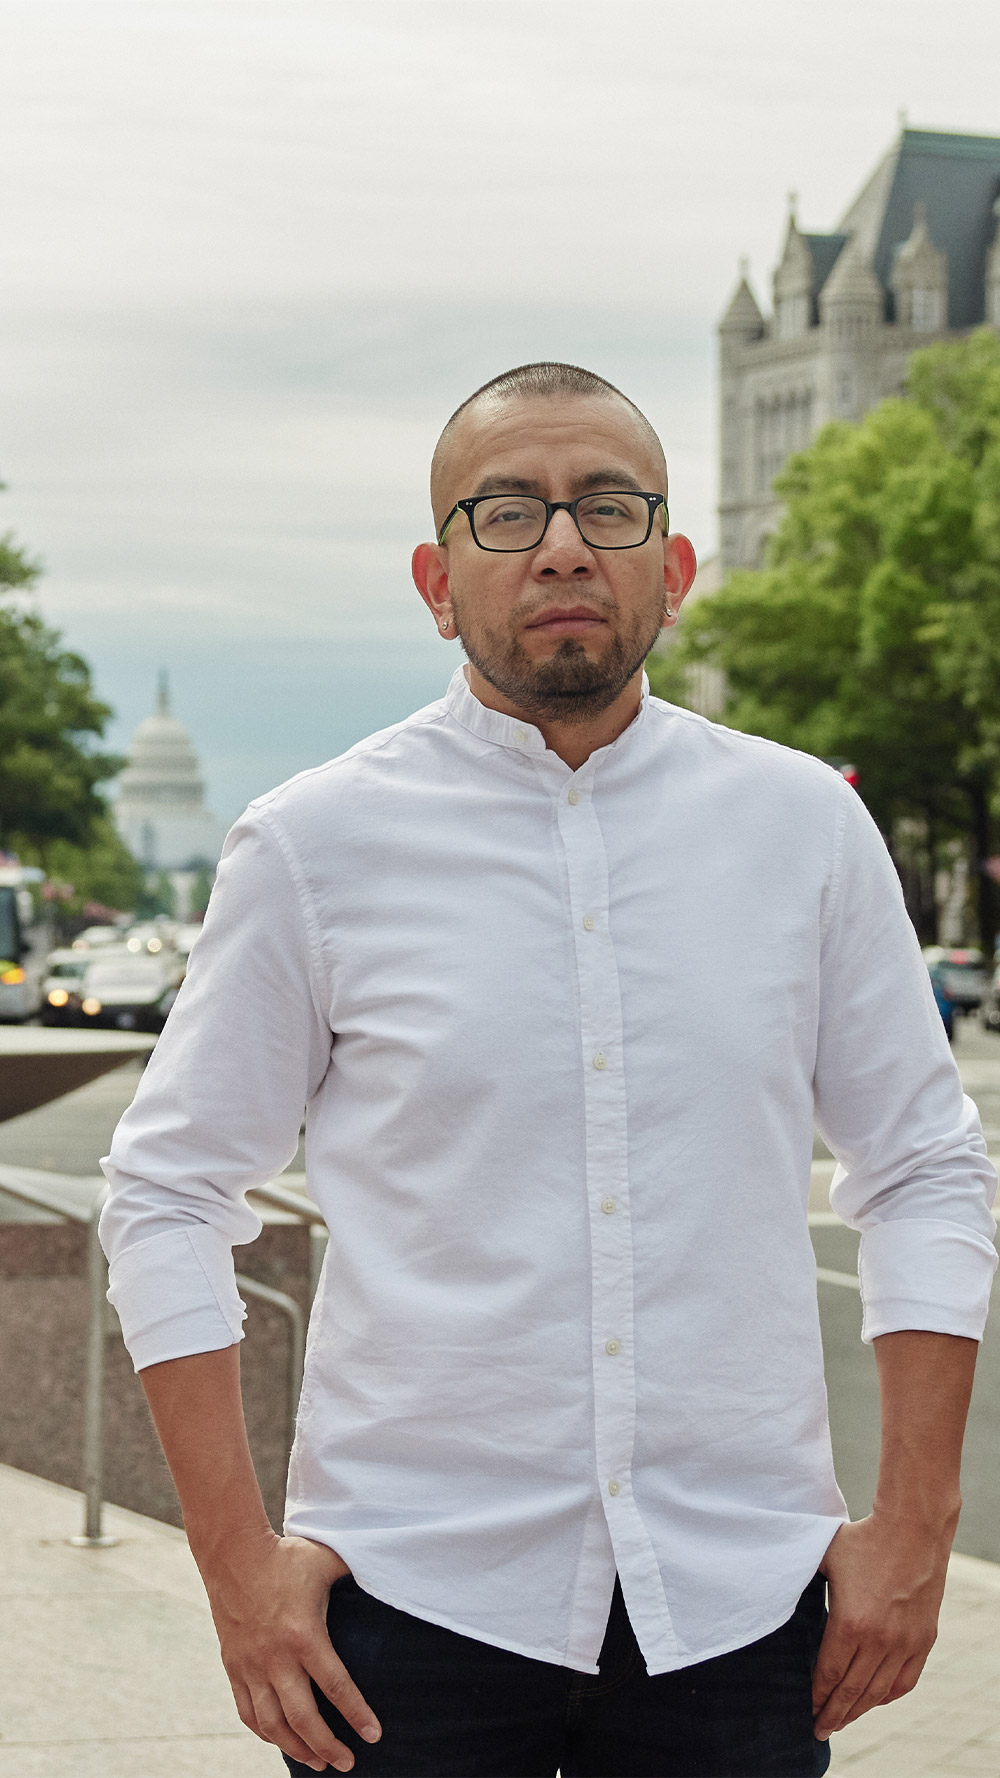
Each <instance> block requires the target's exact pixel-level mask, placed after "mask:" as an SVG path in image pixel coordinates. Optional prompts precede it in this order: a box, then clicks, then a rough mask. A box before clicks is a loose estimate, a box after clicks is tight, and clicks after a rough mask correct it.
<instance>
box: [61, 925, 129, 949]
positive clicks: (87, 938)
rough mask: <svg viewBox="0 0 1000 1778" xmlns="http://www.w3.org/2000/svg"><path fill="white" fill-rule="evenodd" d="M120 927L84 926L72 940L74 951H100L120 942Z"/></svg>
mask: <svg viewBox="0 0 1000 1778" xmlns="http://www.w3.org/2000/svg"><path fill="white" fill-rule="evenodd" d="M122 936H123V935H122V929H121V927H120V926H85V927H84V930H83V931H82V932H80V933H78V934H77V936H76V938H75V939H74V940H73V949H74V951H101V950H104V949H106V947H107V946H108V945H120V944H121V942H122Z"/></svg>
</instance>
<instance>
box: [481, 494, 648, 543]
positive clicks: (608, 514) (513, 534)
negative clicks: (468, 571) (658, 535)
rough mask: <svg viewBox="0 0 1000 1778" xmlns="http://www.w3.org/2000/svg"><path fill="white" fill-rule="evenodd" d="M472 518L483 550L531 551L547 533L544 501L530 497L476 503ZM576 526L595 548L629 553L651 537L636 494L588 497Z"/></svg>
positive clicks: (645, 512)
mask: <svg viewBox="0 0 1000 1778" xmlns="http://www.w3.org/2000/svg"><path fill="white" fill-rule="evenodd" d="M473 516H474V520H475V533H476V540H477V542H478V543H479V544H480V545H481V546H482V547H483V548H484V549H495V550H505V549H532V548H533V546H534V545H535V544H536V543H538V542H539V541H540V540H541V537H542V533H543V532H544V530H545V502H544V500H537V499H536V498H535V497H534V495H531V494H527V495H521V494H517V495H511V494H497V495H493V496H491V497H490V498H489V499H487V500H479V501H477V503H476V506H475V510H474V515H473ZM576 522H577V524H578V525H579V527H580V534H581V536H582V537H583V540H584V542H585V543H592V544H593V545H594V548H595V549H628V548H629V547H630V545H634V544H637V543H643V542H644V541H645V539H646V537H647V536H648V535H649V506H648V503H647V502H646V501H645V500H643V499H641V498H640V496H639V495H638V494H588V495H587V497H586V499H584V500H581V501H580V503H579V505H578V506H577V509H576Z"/></svg>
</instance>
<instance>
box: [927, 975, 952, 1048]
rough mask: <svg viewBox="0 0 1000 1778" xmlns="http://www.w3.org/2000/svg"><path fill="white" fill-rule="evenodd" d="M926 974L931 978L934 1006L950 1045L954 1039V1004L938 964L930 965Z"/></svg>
mask: <svg viewBox="0 0 1000 1778" xmlns="http://www.w3.org/2000/svg"><path fill="white" fill-rule="evenodd" d="M928 973H929V975H930V978H931V987H932V988H933V989H934V1001H935V1004H936V1006H937V1009H938V1012H939V1013H940V1014H941V1017H942V1019H943V1020H944V1031H945V1036H946V1037H947V1039H948V1042H949V1043H952V1042H953V1041H954V1037H955V1003H954V1001H953V1000H952V997H951V994H950V992H949V991H948V989H947V988H946V986H945V984H944V981H943V979H942V975H941V965H940V963H932V964H931V965H930V968H929V971H928Z"/></svg>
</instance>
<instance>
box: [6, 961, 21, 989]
mask: <svg viewBox="0 0 1000 1778" xmlns="http://www.w3.org/2000/svg"><path fill="white" fill-rule="evenodd" d="M26 980H27V977H26V975H25V973H24V970H23V969H22V968H21V965H20V964H19V963H8V964H7V965H6V967H0V982H2V983H3V985H4V987H5V988H19V987H20V985H21V983H22V982H23V981H26Z"/></svg>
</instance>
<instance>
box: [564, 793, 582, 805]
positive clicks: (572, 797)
mask: <svg viewBox="0 0 1000 1778" xmlns="http://www.w3.org/2000/svg"><path fill="white" fill-rule="evenodd" d="M566 801H567V802H568V803H572V804H573V807H574V808H576V805H577V803H578V802H579V801H580V792H579V791H578V790H571V791H570V793H569V795H568V796H567V798H566Z"/></svg>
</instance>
